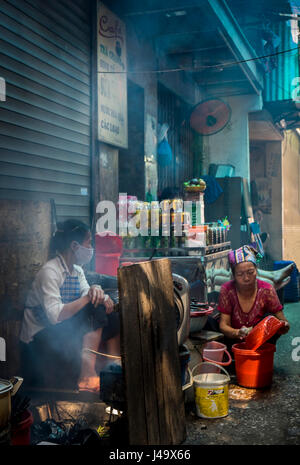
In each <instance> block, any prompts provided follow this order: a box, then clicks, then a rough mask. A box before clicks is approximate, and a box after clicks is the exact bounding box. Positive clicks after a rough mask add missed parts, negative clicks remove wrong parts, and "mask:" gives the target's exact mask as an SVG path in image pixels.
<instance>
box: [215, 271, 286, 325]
mask: <svg viewBox="0 0 300 465" xmlns="http://www.w3.org/2000/svg"><path fill="white" fill-rule="evenodd" d="M282 308H283V307H282V305H281V303H280V300H279V299H278V296H277V294H276V291H275V288H274V287H273V286H272V285H271V284H269V283H267V282H265V281H261V280H260V279H257V293H256V298H255V301H254V304H253V306H252V308H251V310H250V312H248V313H245V312H243V311H242V309H241V306H240V303H239V299H238V296H237V291H236V287H235V282H234V280H232V281H228V282H227V283H225V284H223V285H222V286H221V291H220V295H219V302H218V310H219V311H220V312H221V313H225V314H226V315H231V326H232V327H233V328H235V329H240V328H241V327H242V326H246V327H248V328H249V327H250V326H254V325H256V324H257V323H258V322H259V321H260V320H261V319H262V318H263V316H264V315H265V314H267V313H277V312H280V310H282Z"/></svg>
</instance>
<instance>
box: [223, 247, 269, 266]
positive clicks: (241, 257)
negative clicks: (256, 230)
mask: <svg viewBox="0 0 300 465" xmlns="http://www.w3.org/2000/svg"><path fill="white" fill-rule="evenodd" d="M260 259H261V255H260V254H259V252H258V251H257V250H256V249H255V248H254V247H252V246H251V245H244V246H243V247H240V248H239V249H236V250H231V251H230V252H229V254H228V261H229V264H230V266H231V268H234V267H235V266H236V265H237V264H238V263H242V262H252V263H254V265H257V263H258V262H259V260H260Z"/></svg>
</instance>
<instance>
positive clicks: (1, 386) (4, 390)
mask: <svg viewBox="0 0 300 465" xmlns="http://www.w3.org/2000/svg"><path fill="white" fill-rule="evenodd" d="M22 383H23V378H20V377H18V376H15V377H14V378H12V379H11V380H9V381H7V380H5V379H0V431H2V430H3V429H5V428H6V427H7V425H8V424H9V422H10V416H11V396H14V395H15V394H16V393H17V391H18V390H19V388H20V386H21V384H22Z"/></svg>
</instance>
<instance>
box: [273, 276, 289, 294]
mask: <svg viewBox="0 0 300 465" xmlns="http://www.w3.org/2000/svg"><path fill="white" fill-rule="evenodd" d="M290 280H291V277H290V276H288V277H287V278H285V279H283V280H281V281H278V282H277V283H275V282H274V287H275V289H276V291H279V289H281V288H283V287H284V286H286V285H287V284H288V283H289V282H290Z"/></svg>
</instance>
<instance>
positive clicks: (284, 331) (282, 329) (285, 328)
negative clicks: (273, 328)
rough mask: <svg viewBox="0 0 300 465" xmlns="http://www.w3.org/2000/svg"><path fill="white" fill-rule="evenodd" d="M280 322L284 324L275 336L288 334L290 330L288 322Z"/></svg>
mask: <svg viewBox="0 0 300 465" xmlns="http://www.w3.org/2000/svg"><path fill="white" fill-rule="evenodd" d="M282 322H283V323H284V326H283V327H282V328H280V329H279V330H278V332H277V334H280V335H281V334H286V333H288V332H289V330H290V324H289V322H288V321H285V320H282Z"/></svg>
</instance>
